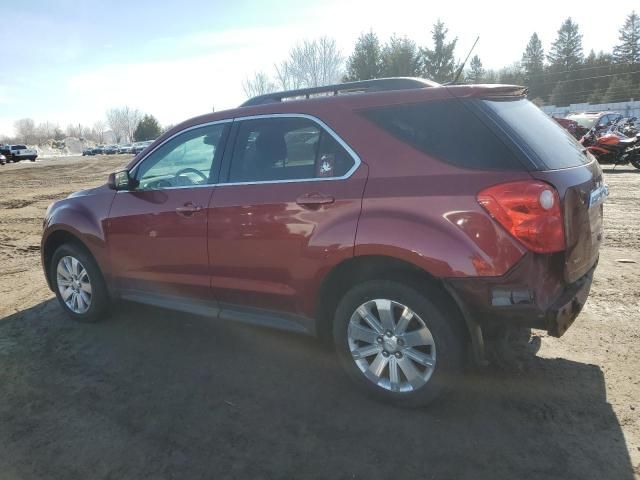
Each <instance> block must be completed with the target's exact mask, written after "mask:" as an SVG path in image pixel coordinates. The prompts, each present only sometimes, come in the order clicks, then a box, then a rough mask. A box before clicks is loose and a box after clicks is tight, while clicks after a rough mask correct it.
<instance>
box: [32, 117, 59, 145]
mask: <svg viewBox="0 0 640 480" xmlns="http://www.w3.org/2000/svg"><path fill="white" fill-rule="evenodd" d="M55 129H56V125H55V124H53V123H51V122H49V121H46V122H41V123H39V124H38V126H37V127H36V142H38V144H42V143H44V142H46V141H47V140H49V139H50V138H53V135H54V133H55Z"/></svg>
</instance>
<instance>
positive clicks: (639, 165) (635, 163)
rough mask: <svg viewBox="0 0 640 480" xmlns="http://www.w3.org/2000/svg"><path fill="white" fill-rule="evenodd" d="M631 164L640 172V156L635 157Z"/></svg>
mask: <svg viewBox="0 0 640 480" xmlns="http://www.w3.org/2000/svg"><path fill="white" fill-rule="evenodd" d="M629 163H631V165H633V166H634V167H636V168H637V169H638V170H640V154H638V155H634V156H633V157H632V158H631V160H630V161H629Z"/></svg>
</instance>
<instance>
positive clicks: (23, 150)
mask: <svg viewBox="0 0 640 480" xmlns="http://www.w3.org/2000/svg"><path fill="white" fill-rule="evenodd" d="M0 154H2V155H4V156H5V157H6V159H7V162H19V161H21V160H31V161H32V162H35V161H36V158H38V152H37V151H36V150H34V149H32V148H27V146H26V145H3V146H2V147H0Z"/></svg>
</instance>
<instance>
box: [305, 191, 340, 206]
mask: <svg viewBox="0 0 640 480" xmlns="http://www.w3.org/2000/svg"><path fill="white" fill-rule="evenodd" d="M335 201H336V199H335V198H333V197H332V196H331V195H322V194H320V193H305V194H304V195H300V196H299V197H298V198H297V199H296V203H297V204H298V205H300V206H301V207H309V208H317V207H320V205H328V204H330V203H333V202H335Z"/></svg>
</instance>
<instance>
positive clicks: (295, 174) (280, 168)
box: [229, 117, 354, 183]
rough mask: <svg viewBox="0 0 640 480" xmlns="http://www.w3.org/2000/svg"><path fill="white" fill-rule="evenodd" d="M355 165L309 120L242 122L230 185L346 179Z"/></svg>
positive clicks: (329, 136)
mask: <svg viewBox="0 0 640 480" xmlns="http://www.w3.org/2000/svg"><path fill="white" fill-rule="evenodd" d="M353 165H354V160H353V158H352V157H351V155H349V154H348V153H347V151H346V150H345V149H344V148H343V147H342V146H341V145H339V144H338V142H337V141H336V140H335V139H334V138H333V137H332V136H331V135H330V134H329V133H328V132H326V131H325V130H324V129H323V128H321V127H320V126H319V125H318V124H316V123H315V122H313V121H311V120H309V119H306V118H297V117H291V118H261V119H255V120H242V121H240V122H239V126H238V134H237V137H236V142H235V146H234V149H233V156H232V158H231V169H230V172H229V182H231V183H236V182H270V181H282V180H289V181H291V180H310V179H315V178H323V177H342V176H343V175H345V174H346V173H347V172H348V171H349V170H350V169H351V168H352V167H353Z"/></svg>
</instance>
